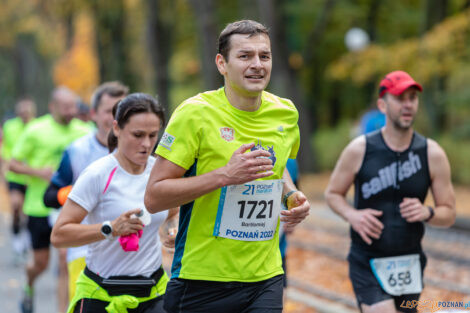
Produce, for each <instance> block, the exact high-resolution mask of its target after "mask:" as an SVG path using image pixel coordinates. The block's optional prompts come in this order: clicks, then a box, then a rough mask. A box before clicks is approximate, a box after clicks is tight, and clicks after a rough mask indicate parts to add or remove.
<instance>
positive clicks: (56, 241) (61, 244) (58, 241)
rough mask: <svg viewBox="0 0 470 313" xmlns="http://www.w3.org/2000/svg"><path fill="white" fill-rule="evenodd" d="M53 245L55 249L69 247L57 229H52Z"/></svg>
mask: <svg viewBox="0 0 470 313" xmlns="http://www.w3.org/2000/svg"><path fill="white" fill-rule="evenodd" d="M51 244H52V245H53V246H54V247H55V248H66V247H67V245H66V243H65V241H64V240H63V238H62V236H60V234H58V231H57V230H56V229H52V233H51Z"/></svg>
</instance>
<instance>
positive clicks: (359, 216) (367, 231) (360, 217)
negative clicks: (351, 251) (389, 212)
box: [347, 209, 384, 245]
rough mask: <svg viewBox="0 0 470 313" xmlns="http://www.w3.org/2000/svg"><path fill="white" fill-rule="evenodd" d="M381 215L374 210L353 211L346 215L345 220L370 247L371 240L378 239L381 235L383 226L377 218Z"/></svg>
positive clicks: (380, 212)
mask: <svg viewBox="0 0 470 313" xmlns="http://www.w3.org/2000/svg"><path fill="white" fill-rule="evenodd" d="M382 214H383V212H382V211H379V210H374V209H363V210H353V211H351V212H350V213H349V214H348V215H347V219H348V222H349V223H350V224H351V226H352V228H353V229H354V230H355V231H356V232H357V233H358V234H359V235H360V236H361V238H362V240H364V242H365V243H367V244H368V245H370V244H372V238H373V239H379V238H380V235H381V234H382V230H383V228H384V225H383V224H382V222H381V221H380V220H379V219H378V218H377V217H379V216H381V215H382Z"/></svg>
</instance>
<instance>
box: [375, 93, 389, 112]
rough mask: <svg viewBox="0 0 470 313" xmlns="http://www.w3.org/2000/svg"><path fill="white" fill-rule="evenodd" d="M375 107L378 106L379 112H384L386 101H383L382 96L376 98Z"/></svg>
mask: <svg viewBox="0 0 470 313" xmlns="http://www.w3.org/2000/svg"><path fill="white" fill-rule="evenodd" d="M377 108H379V110H380V112H382V113H383V114H385V113H386V112H387V110H386V109H387V103H386V102H385V100H384V98H383V97H382V98H379V99H377Z"/></svg>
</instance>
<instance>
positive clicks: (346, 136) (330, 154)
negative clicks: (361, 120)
mask: <svg viewBox="0 0 470 313" xmlns="http://www.w3.org/2000/svg"><path fill="white" fill-rule="evenodd" d="M353 136H354V128H353V125H352V124H351V123H350V122H349V121H343V122H341V123H339V125H338V127H336V128H323V129H318V130H317V131H315V133H314V134H313V136H312V137H311V141H312V145H313V146H314V150H315V152H316V158H317V159H316V161H317V163H316V164H317V169H318V170H319V171H331V170H333V168H334V167H335V164H336V161H337V160H338V158H339V156H340V154H341V151H343V149H344V148H345V147H346V145H347V144H348V143H349V141H351V139H352V138H351V137H353Z"/></svg>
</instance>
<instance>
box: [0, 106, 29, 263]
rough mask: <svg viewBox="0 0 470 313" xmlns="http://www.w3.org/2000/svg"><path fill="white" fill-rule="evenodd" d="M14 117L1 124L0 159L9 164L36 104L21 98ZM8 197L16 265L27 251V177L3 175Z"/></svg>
mask: <svg viewBox="0 0 470 313" xmlns="http://www.w3.org/2000/svg"><path fill="white" fill-rule="evenodd" d="M15 111H16V115H17V116H16V117H14V118H12V119H9V120H7V121H6V122H5V124H3V143H2V159H3V160H4V161H6V162H9V161H10V159H11V153H12V151H13V146H14V145H15V143H16V142H18V138H20V136H21V134H22V133H23V131H24V129H25V128H26V126H27V125H29V124H30V123H31V122H32V121H33V120H34V117H35V116H36V103H34V101H33V100H32V99H30V98H22V99H20V100H18V102H17V103H16V105H15ZM5 180H6V181H7V183H8V191H9V192H8V193H9V196H10V208H11V213H12V245H13V253H14V262H15V264H17V263H18V262H20V261H21V260H22V259H23V258H24V257H25V253H26V252H27V250H28V245H29V239H28V238H27V232H26V230H25V228H26V225H25V224H26V218H25V216H24V214H23V203H24V196H25V193H26V180H27V177H26V176H24V175H21V174H16V173H14V172H11V171H8V172H7V173H6V175H5Z"/></svg>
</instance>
